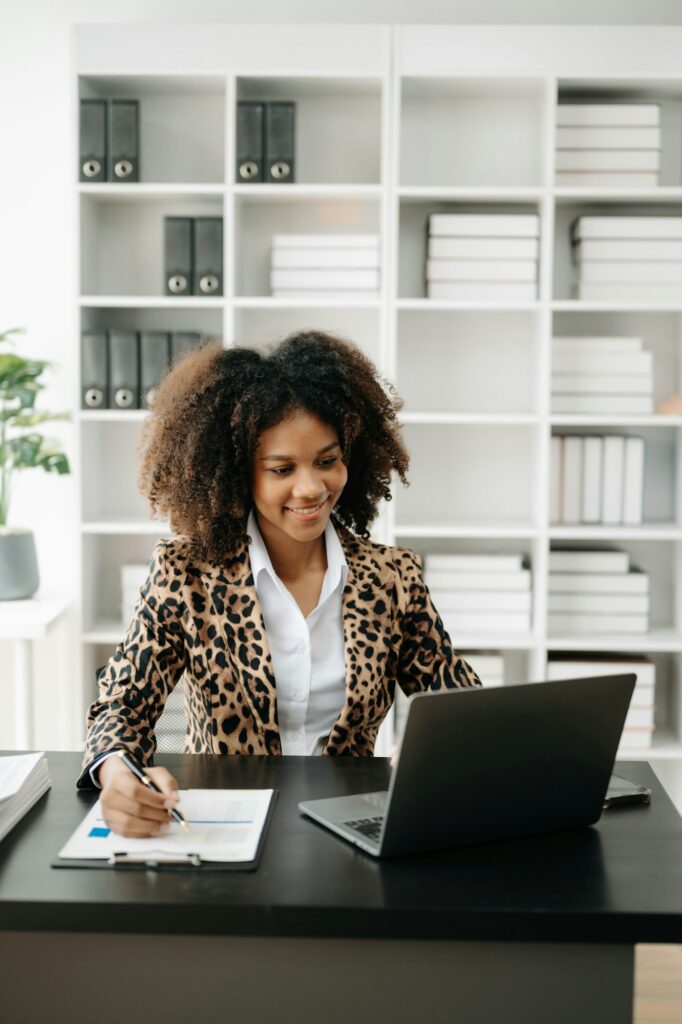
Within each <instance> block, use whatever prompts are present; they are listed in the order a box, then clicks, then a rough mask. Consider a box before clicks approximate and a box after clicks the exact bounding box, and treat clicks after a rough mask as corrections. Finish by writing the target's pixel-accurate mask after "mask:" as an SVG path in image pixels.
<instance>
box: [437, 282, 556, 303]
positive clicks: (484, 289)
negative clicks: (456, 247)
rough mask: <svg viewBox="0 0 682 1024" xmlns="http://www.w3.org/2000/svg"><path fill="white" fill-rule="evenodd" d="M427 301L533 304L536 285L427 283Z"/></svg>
mask: <svg viewBox="0 0 682 1024" xmlns="http://www.w3.org/2000/svg"><path fill="white" fill-rule="evenodd" d="M426 294H427V298H429V299H441V300H452V301H459V302H533V301H534V300H535V299H536V298H537V285H535V284H524V283H521V282H516V281H514V282H511V283H509V282H507V281H428V282H427V285H426Z"/></svg>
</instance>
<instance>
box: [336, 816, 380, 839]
mask: <svg viewBox="0 0 682 1024" xmlns="http://www.w3.org/2000/svg"><path fill="white" fill-rule="evenodd" d="M383 823H384V816H383V814H379V815H378V816H377V817H376V818H356V819H355V821H344V823H343V824H344V825H346V826H347V827H348V828H353V829H355V831H356V832H360V833H361V834H362V835H363V836H366V837H367V839H373V840H374V841H375V842H377V843H378V842H379V836H380V835H381V826H382V825H383Z"/></svg>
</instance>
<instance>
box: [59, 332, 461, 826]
mask: <svg viewBox="0 0 682 1024" xmlns="http://www.w3.org/2000/svg"><path fill="white" fill-rule="evenodd" d="M400 404H401V403H400V401H399V399H398V398H397V397H396V396H395V394H394V392H393V391H392V390H391V389H389V390H388V391H387V390H385V389H384V387H382V384H381V382H380V379H379V377H378V375H377V371H376V370H375V368H374V367H373V366H372V364H371V363H370V362H369V360H367V359H366V358H365V357H364V356H363V355H362V353H361V352H360V351H359V350H358V349H357V348H355V347H354V346H353V345H350V344H348V343H346V342H343V341H341V340H339V339H337V338H334V337H332V336H330V335H326V334H322V333H318V332H309V333H304V334H299V335H295V336H291V337H289V338H288V339H286V340H285V341H284V342H282V343H281V344H280V345H279V347H278V348H276V349H275V351H274V352H273V353H272V354H271V355H269V356H267V357H266V356H263V355H261V354H260V353H258V352H256V351H253V350H250V349H243V348H234V349H227V350H223V349H222V348H217V347H210V348H204V349H202V350H200V351H198V352H196V353H194V354H192V355H191V356H189V357H188V358H186V359H185V360H184V361H183V362H182V363H180V364H179V365H178V366H177V367H176V368H175V369H174V370H173V371H171V373H170V374H169V375H168V376H167V377H166V379H165V380H164V381H163V383H162V384H161V386H160V388H159V390H158V392H157V395H156V397H155V400H154V406H153V410H152V412H151V415H150V417H149V418H148V420H147V421H146V423H145V428H144V433H143V458H142V466H141V472H140V487H141V490H142V492H143V493H144V494H145V496H146V497H147V499H148V500H149V502H150V504H151V507H152V509H153V510H154V511H155V512H157V513H161V514H163V515H167V516H168V517H169V519H170V522H171V525H172V527H173V529H174V531H175V533H176V534H177V536H176V537H175V538H174V539H172V540H167V541H161V542H160V543H159V544H158V545H157V547H156V549H155V551H154V555H153V558H152V564H151V568H150V573H149V577H148V579H147V582H146V584H145V585H144V587H143V588H142V590H141V593H140V599H139V601H138V605H137V608H136V611H135V618H134V619H133V622H132V624H131V626H130V628H129V630H128V633H127V636H126V638H125V640H124V642H123V643H122V644H120V645H119V647H118V648H117V650H116V653H115V654H114V656H113V657H112V658H111V660H110V661H109V664H108V665H107V667H106V670H105V672H104V673H103V675H102V678H101V679H100V684H99V689H100V692H99V698H98V699H97V700H96V701H95V703H94V704H93V705H92V706H91V708H90V710H89V714H88V727H89V728H88V737H87V744H86V751H85V758H84V767H83V773H82V775H81V778H80V779H79V783H78V784H79V786H91V785H92V784H93V783H94V784H96V785H101V786H102V789H103V791H102V796H101V801H102V808H103V811H104V815H105V818H106V820H107V822H108V824H109V825H110V827H112V828H113V829H114V830H115V831H117V832H119V833H122V834H124V835H134V836H143V835H145V836H146V835H153V834H156V833H157V832H158V831H159V829H160V828H161V827H162V825H163V824H164V823H165V822H167V820H168V819H167V813H166V810H165V808H167V807H169V806H172V805H173V804H174V803H175V802H176V801H177V796H176V793H175V791H176V789H177V787H176V784H175V780H174V779H173V778H172V777H171V775H170V773H169V772H167V771H166V770H165V769H164V768H153V769H151V770H150V774H151V775H152V777H153V778H154V780H155V781H156V783H157V785H158V786H159V787H160V789H161V790H162V793H161V794H155V793H153V792H149V791H148V790H147V789H146V788H145V787H144V786H143V785H141V784H140V783H139V782H138V781H137V780H136V779H135V778H134V777H133V776H132V774H131V773H130V772H129V771H128V769H126V768H125V766H124V765H123V764H122V763H121V762H120V760H119V759H118V758H116V757H111V756H109V757H106V756H105V755H107V754H111V752H113V751H115V750H117V749H122V748H124V749H128V750H130V751H132V752H133V753H134V754H136V755H137V757H138V758H139V759H140V760H142V761H143V762H146V763H149V762H150V760H151V758H152V756H153V754H154V750H155V739H154V724H155V722H156V720H157V718H158V716H159V714H160V713H161V710H162V708H163V705H164V702H165V700H166V698H167V697H168V695H169V693H170V692H171V691H172V689H173V687H174V686H175V685H176V683H177V682H178V679H179V678H180V676H181V675H182V673H183V672H184V673H185V679H186V686H185V692H186V697H185V700H186V713H187V722H188V735H187V746H186V749H187V750H188V751H190V752H191V751H194V752H201V753H222V754H280V753H284V754H292V753H293V754H312V753H322V754H325V755H338V754H351V755H355V756H368V755H371V754H372V751H373V747H374V741H375V739H376V734H377V731H378V729H379V726H380V724H381V722H382V720H383V718H384V717H385V715H386V713H387V711H388V710H389V708H390V707H391V704H392V703H393V698H394V693H395V684H396V682H397V683H398V684H399V685H400V686H401V688H402V689H403V691H404V692H405V693H406V694H408V695H409V694H411V693H415V692H417V691H419V690H426V689H435V690H437V689H441V688H443V687H461V686H474V685H480V682H479V680H478V678H477V676H476V675H475V673H474V672H473V670H472V669H471V668H470V667H469V666H468V665H467V664H466V662H465V661H463V660H462V659H461V658H459V657H458V656H457V655H456V654H454V653H453V651H452V648H451V646H450V641H449V638H448V636H447V634H446V633H445V631H444V630H443V625H442V623H441V620H440V618H439V616H438V614H437V612H436V611H435V609H434V607H433V605H432V603H431V599H430V596H429V593H428V590H427V588H426V586H425V584H424V582H423V579H422V575H421V564H420V560H419V557H418V556H417V555H415V554H414V553H413V552H411V551H408V550H406V549H401V548H391V547H386V546H383V545H378V544H373V543H371V542H370V541H369V540H368V539H367V538H368V536H369V533H368V528H369V526H370V524H371V523H372V521H373V519H374V518H375V516H376V513H377V507H378V504H379V501H380V500H381V499H382V498H385V499H387V500H388V499H390V497H391V494H390V481H391V473H392V472H395V473H397V474H398V476H399V477H400V479H401V481H402V482H403V483H406V475H405V474H406V470H407V466H408V456H407V453H406V451H405V448H404V446H403V443H402V440H401V437H400V428H399V425H398V421H397V416H396V414H397V410H398V409H399V408H400Z"/></svg>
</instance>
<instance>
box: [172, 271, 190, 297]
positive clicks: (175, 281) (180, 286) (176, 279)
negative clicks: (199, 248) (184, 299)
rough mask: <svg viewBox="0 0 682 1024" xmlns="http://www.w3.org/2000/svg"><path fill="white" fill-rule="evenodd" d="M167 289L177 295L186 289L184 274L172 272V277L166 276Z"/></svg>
mask: <svg viewBox="0 0 682 1024" xmlns="http://www.w3.org/2000/svg"><path fill="white" fill-rule="evenodd" d="M168 288H169V291H171V292H173V294H174V295H179V294H180V293H181V292H186V291H187V278H186V277H185V276H184V274H173V276H172V277H169V278H168Z"/></svg>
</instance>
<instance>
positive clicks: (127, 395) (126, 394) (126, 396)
mask: <svg viewBox="0 0 682 1024" xmlns="http://www.w3.org/2000/svg"><path fill="white" fill-rule="evenodd" d="M114 403H115V404H116V407H117V408H118V409H129V408H130V406H131V405H132V404H133V393H132V391H131V390H130V388H119V389H118V391H117V392H116V394H115V395H114Z"/></svg>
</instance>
